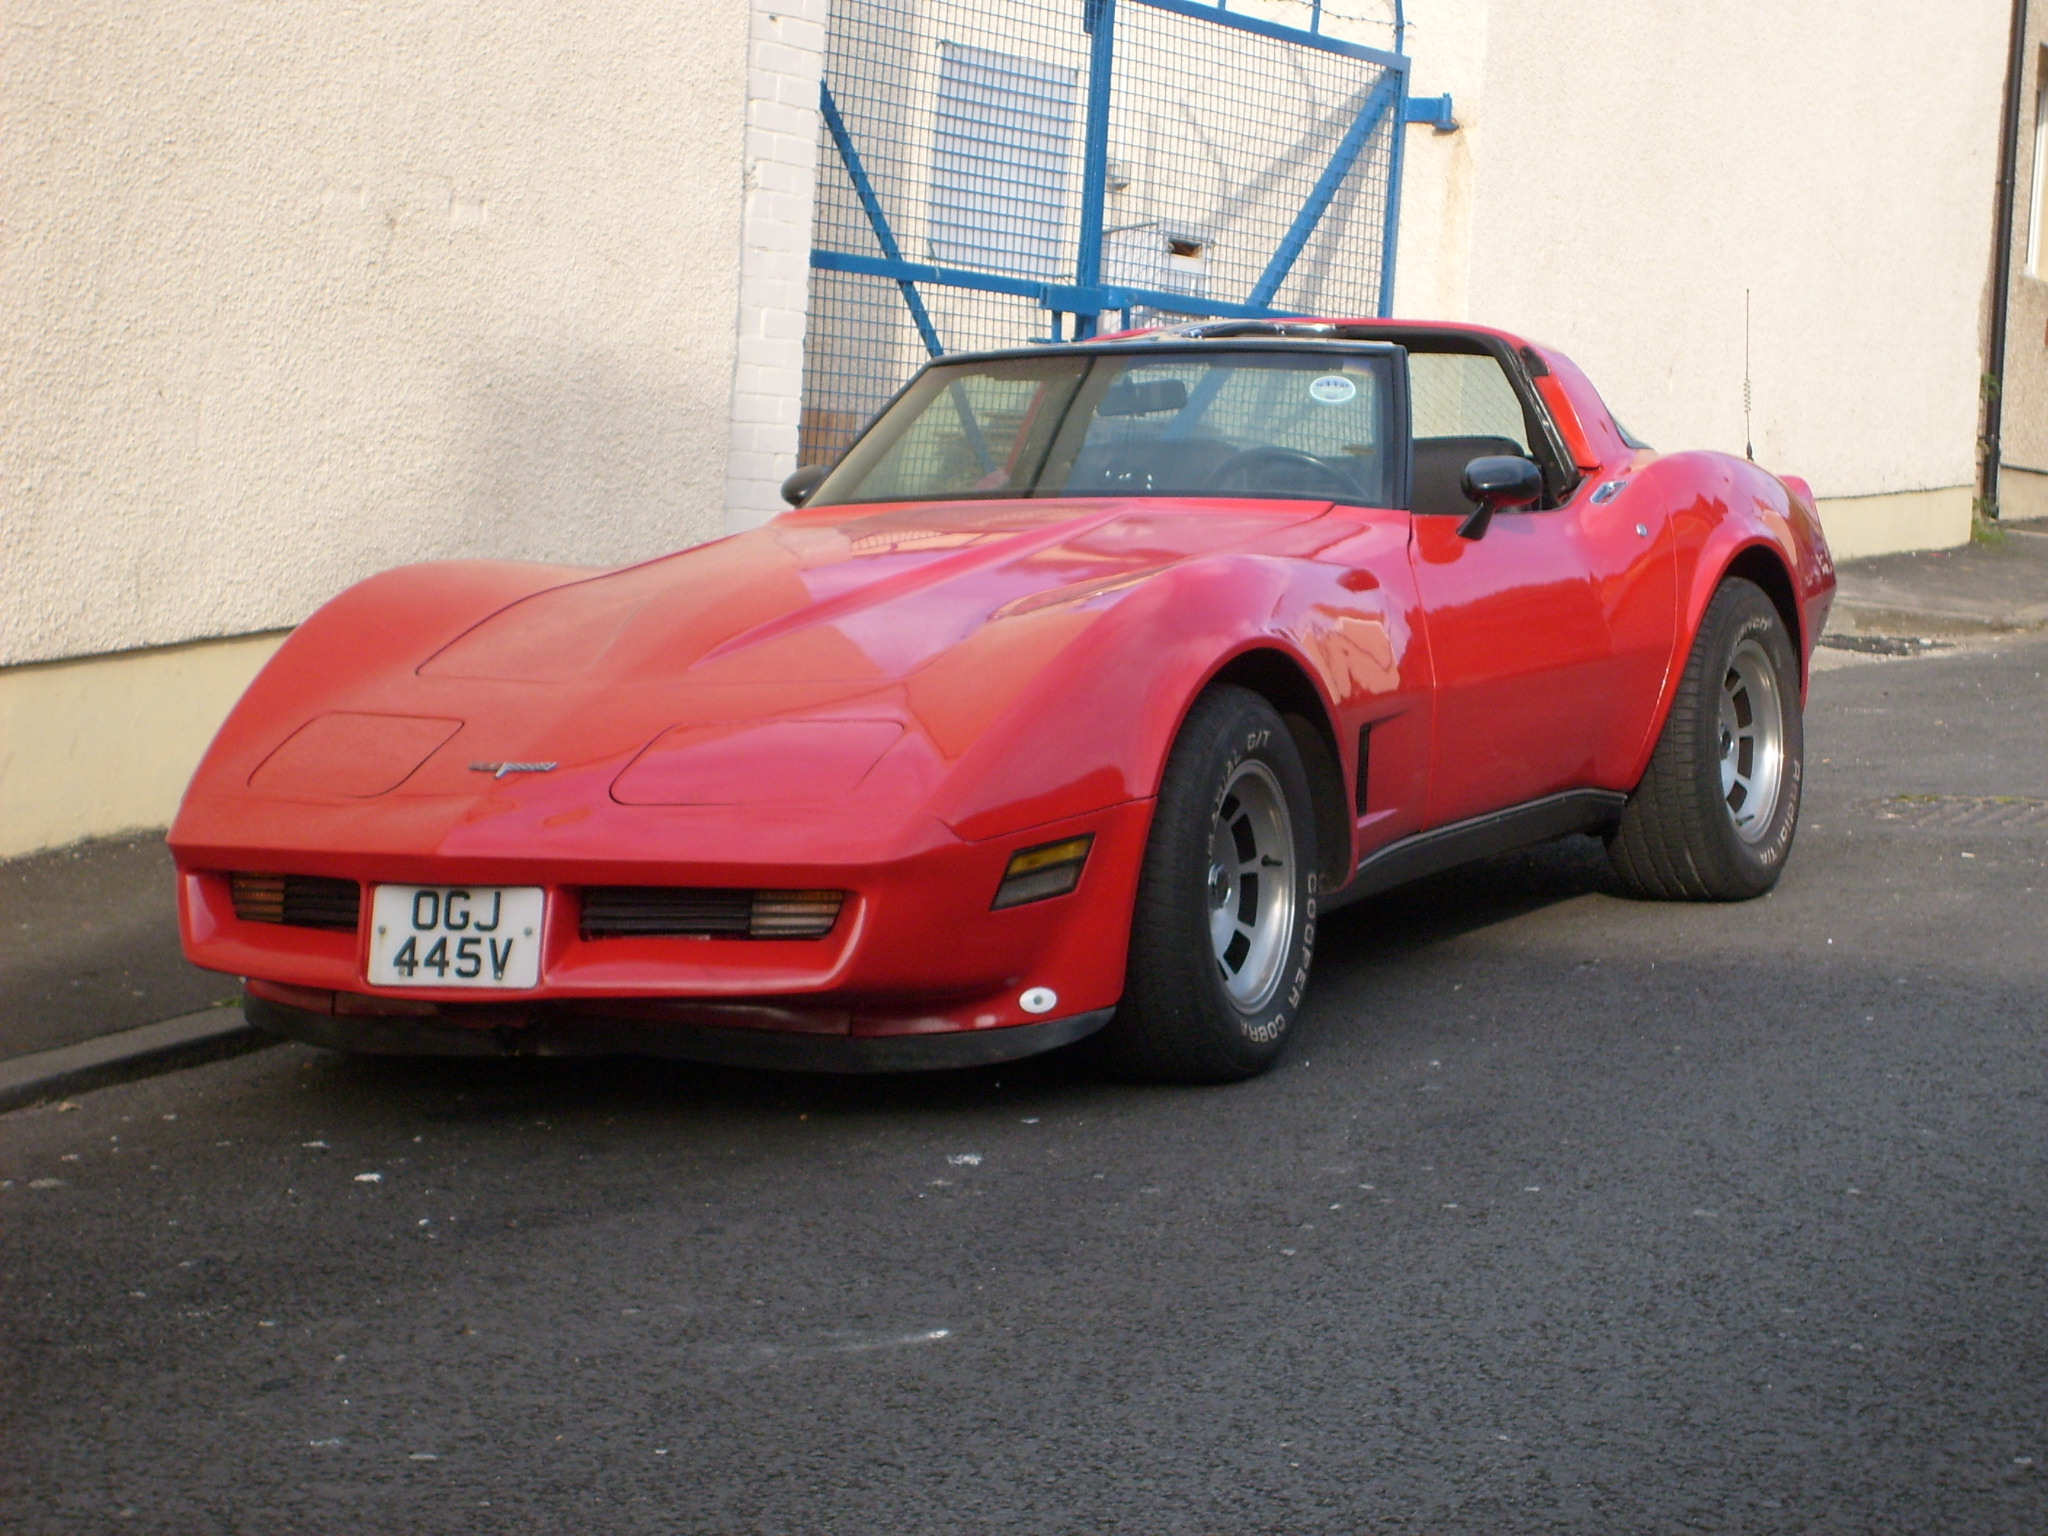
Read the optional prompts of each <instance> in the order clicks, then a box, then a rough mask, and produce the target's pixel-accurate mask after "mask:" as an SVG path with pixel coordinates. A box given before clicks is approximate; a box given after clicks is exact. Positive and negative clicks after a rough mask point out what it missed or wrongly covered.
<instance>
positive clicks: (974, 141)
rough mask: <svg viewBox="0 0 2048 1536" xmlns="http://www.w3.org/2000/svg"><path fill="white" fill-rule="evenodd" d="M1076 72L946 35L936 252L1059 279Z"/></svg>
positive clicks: (961, 262)
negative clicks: (973, 45)
mask: <svg viewBox="0 0 2048 1536" xmlns="http://www.w3.org/2000/svg"><path fill="white" fill-rule="evenodd" d="M1077 99H1078V85H1077V82H1076V79H1075V75H1074V71H1073V70H1071V69H1067V68H1065V67H1063V66H1061V65H1058V64H1047V63H1042V62H1040V61H1039V60H1036V59H1026V58H1019V57H1018V56H1016V55H1015V54H1008V53H997V52H995V51H993V50H992V49H988V48H968V47H964V46H962V45H961V44H959V43H941V44H939V102H938V124H937V128H936V132H935V134H934V137H933V144H932V228H931V247H932V260H933V261H935V262H937V263H938V264H939V265H941V266H954V267H975V268H978V269H980V270H982V271H985V272H1006V273H1010V274H1012V275H1014V276H1018V277H1043V278H1060V277H1065V276H1067V275H1068V274H1067V273H1066V272H1065V271H1064V269H1063V267H1062V258H1061V249H1062V241H1061V238H1060V237H1061V234H1062V232H1063V231H1064V229H1065V226H1066V219H1067V178H1068V174H1069V167H1070V164H1071V161H1072V154H1071V150H1070V148H1069V141H1070V140H1071V139H1072V137H1073V126H1074V107H1075V102H1076V100H1077Z"/></svg>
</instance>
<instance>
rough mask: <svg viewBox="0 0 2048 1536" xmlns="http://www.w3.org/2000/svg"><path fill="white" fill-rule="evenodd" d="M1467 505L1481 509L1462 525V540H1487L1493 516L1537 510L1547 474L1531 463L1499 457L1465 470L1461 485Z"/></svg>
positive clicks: (1460, 535)
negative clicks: (1519, 509)
mask: <svg viewBox="0 0 2048 1536" xmlns="http://www.w3.org/2000/svg"><path fill="white" fill-rule="evenodd" d="M1459 488H1460V489H1461V490H1463V491H1464V493H1465V499H1466V500H1467V501H1474V502H1477V503H1478V504H1479V505H1478V506H1477V507H1475V508H1474V509H1473V510H1472V511H1471V512H1469V513H1467V514H1466V517H1465V521H1463V522H1462V523H1460V524H1458V537H1459V538H1461V539H1483V538H1485V537H1486V525H1487V524H1488V523H1490V522H1492V521H1493V514H1494V513H1496V512H1502V511H1506V510H1507V509H1508V508H1510V507H1533V506H1534V505H1535V504H1536V503H1537V502H1539V501H1541V500H1542V499H1543V471H1542V470H1540V469H1538V468H1537V467H1536V465H1535V464H1534V463H1532V462H1531V461H1530V460H1528V459H1524V458H1519V457H1517V456H1515V455H1513V454H1505V453H1503V454H1495V455H1490V456H1488V457H1487V458H1483V459H1474V460H1473V461H1472V462H1471V463H1469V464H1467V465H1466V466H1465V475H1464V478H1463V479H1462V480H1461V481H1460V482H1459Z"/></svg>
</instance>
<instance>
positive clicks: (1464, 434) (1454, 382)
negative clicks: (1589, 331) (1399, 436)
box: [1408, 352, 1541, 517]
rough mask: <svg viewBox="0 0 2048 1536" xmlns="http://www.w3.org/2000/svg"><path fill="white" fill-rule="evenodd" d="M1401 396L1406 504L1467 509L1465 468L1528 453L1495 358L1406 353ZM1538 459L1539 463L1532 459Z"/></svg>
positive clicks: (1456, 511) (1425, 509) (1517, 409)
mask: <svg viewBox="0 0 2048 1536" xmlns="http://www.w3.org/2000/svg"><path fill="white" fill-rule="evenodd" d="M1408 401H1409V412H1410V415H1411V418H1412V419H1413V421H1414V432H1415V458H1414V464H1413V468H1412V470H1411V472H1410V476H1409V495H1408V505H1409V507H1410V508H1411V509H1412V510H1413V511H1415V512H1418V513H1424V514H1428V515H1431V516H1443V517H1463V516H1464V515H1465V514H1466V513H1468V512H1470V511H1471V510H1472V503H1471V502H1469V501H1467V500H1466V499H1465V493H1464V490H1463V489H1462V486H1463V482H1464V478H1465V466H1466V465H1467V464H1469V463H1471V462H1472V461H1473V460H1474V459H1483V458H1487V457H1489V456H1491V455H1494V454H1516V455H1519V456H1520V457H1522V458H1525V459H1527V458H1536V455H1535V454H1532V453H1531V452H1530V451H1529V447H1530V444H1529V428H1528V423H1527V421H1526V420H1525V419H1524V417H1523V415H1522V402H1521V400H1520V399H1519V398H1517V396H1516V394H1515V389H1514V386H1513V385H1512V384H1510V383H1509V382H1508V377H1507V375H1506V374H1505V373H1503V372H1502V371H1501V366H1500V364H1499V363H1497V362H1495V361H1494V360H1493V359H1492V358H1490V357H1487V356H1484V355H1478V354H1473V353H1470V352H1411V353H1409V354H1408ZM1538 462H1539V463H1540V462H1541V460H1540V459H1539V460H1538Z"/></svg>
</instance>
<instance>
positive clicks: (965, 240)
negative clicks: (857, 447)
mask: <svg viewBox="0 0 2048 1536" xmlns="http://www.w3.org/2000/svg"><path fill="white" fill-rule="evenodd" d="M1240 3H1245V0H1240ZM1251 3H1253V4H1255V5H1257V6H1258V9H1259V10H1261V11H1264V12H1274V11H1279V12H1282V13H1284V12H1285V11H1286V10H1287V9H1289V6H1288V5H1287V4H1274V3H1272V0H1263V3H1262V0H1251ZM1294 4H1295V6H1296V7H1297V8H1298V9H1300V10H1301V11H1302V12H1304V13H1305V15H1306V19H1307V21H1308V26H1307V27H1306V28H1301V27H1292V26H1285V25H1281V24H1278V23H1276V22H1273V21H1270V20H1267V19H1264V18H1263V17H1261V16H1259V15H1253V14H1247V13H1245V12H1242V11H1232V10H1230V9H1228V8H1227V7H1228V0H833V5H832V11H831V22H830V26H829V30H828V38H827V44H826V59H825V79H824V85H823V91H822V97H821V103H820V104H821V106H822V109H823V119H824V122H823V128H822V133H823V142H822V144H821V147H820V155H819V169H818V195H817V214H816V222H815V226H814V234H813V240H812V244H813V249H812V252H811V265H812V267H813V269H814V270H813V272H812V274H811V298H810V314H809V324H808V334H807V340H806V343H805V370H804V407H803V426H802V446H801V451H800V457H801V459H802V461H803V462H804V463H820V462H829V461H831V460H833V459H836V458H837V457H838V455H839V453H840V452H841V451H842V450H843V449H844V448H845V446H846V444H847V443H848V442H850V441H851V440H852V438H853V435H854V434H855V433H856V432H857V431H858V430H859V429H860V427H861V425H862V424H863V423H865V422H866V421H867V419H868V418H869V417H870V416H871V415H872V414H873V413H874V411H875V410H876V409H877V408H878V407H879V406H880V405H881V404H882V403H883V402H884V401H885V400H887V398H888V397H889V395H890V394H891V393H892V392H893V391H894V390H895V388H896V387H897V386H898V385H899V384H900V383H901V382H902V381H903V379H904V378H905V377H906V376H907V375H908V374H909V373H910V372H911V371H912V369H913V368H914V367H915V366H916V364H917V363H918V362H919V361H920V360H921V359H922V358H923V357H925V356H927V355H932V354H936V353H938V352H940V351H962V350H968V349H973V348H979V347H996V346H1015V345H1018V344H1020V343H1023V342H1026V341H1030V340H1034V339H1045V340H1057V339H1063V338H1069V337H1085V336H1089V335H1093V334H1095V332H1096V331H1097V330H1098V329H1109V328H1115V327H1128V326H1131V325H1134V324H1136V325H1144V324H1150V323H1153V321H1154V320H1155V319H1156V318H1158V317H1187V316H1217V317H1240V316H1242V317H1254V316H1268V315H1287V314H1305V313H1321V314H1352V315H1363V314H1384V313H1386V312H1387V308H1388V305H1389V303H1390V301H1391V298H1392V294H1393V277H1394V238H1395V232H1396V222H1397V218H1398V214H1399V208H1400V185H1401V137H1402V136H1401V132H1400V125H1401V124H1402V123H1403V122H1404V121H1409V120H1416V119H1422V120H1431V121H1435V120H1439V114H1441V117H1442V118H1446V119H1447V117H1448V106H1449V104H1448V100H1447V99H1446V100H1445V101H1444V102H1442V103H1441V104H1440V105H1439V104H1438V103H1431V104H1429V108H1430V110H1428V111H1427V112H1416V111H1414V110H1413V109H1412V107H1411V104H1410V102H1409V99H1408V60H1407V58H1406V57H1405V56H1404V55H1403V53H1402V52H1401V31H1402V28H1401V24H1400V8H1399V0H1394V16H1393V18H1392V19H1391V21H1390V23H1389V27H1388V30H1389V31H1390V32H1391V35H1392V41H1393V43H1394V48H1393V50H1392V51H1387V50H1384V49H1380V48H1375V47H1370V46H1367V45H1366V44H1363V43H1361V42H1357V41H1353V40H1349V39H1347V38H1343V37H1338V36H1333V35H1331V34H1330V32H1329V31H1328V30H1326V28H1325V25H1324V17H1323V9H1322V0H1294Z"/></svg>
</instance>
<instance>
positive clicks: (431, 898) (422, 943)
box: [369, 885, 545, 987]
mask: <svg viewBox="0 0 2048 1536" xmlns="http://www.w3.org/2000/svg"><path fill="white" fill-rule="evenodd" d="M544 905H545V896H544V894H543V892H542V890H541V888H540V887H539V886H537V885H380V886H378V887H377V888H376V891H375V893H374V894H373V895H372V897H371V899H370V970H369V976H370V981H371V983H372V984H373V985H375V986H380V987H532V986H536V985H538V984H539V982H540V918H541V908H542V907H543V906H544Z"/></svg>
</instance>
